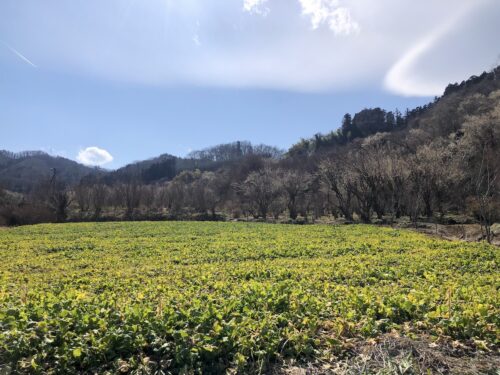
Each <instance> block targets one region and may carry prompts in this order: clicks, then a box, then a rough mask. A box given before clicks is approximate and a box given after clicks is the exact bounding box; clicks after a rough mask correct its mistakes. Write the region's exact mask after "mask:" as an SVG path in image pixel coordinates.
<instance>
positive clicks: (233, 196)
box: [0, 76, 500, 241]
mask: <svg viewBox="0 0 500 375" xmlns="http://www.w3.org/2000/svg"><path fill="white" fill-rule="evenodd" d="M488 77H489V76H488ZM487 84H488V85H491V81H490V80H488V83H487ZM497 84H498V82H497ZM467 87H468V88H469V86H467ZM451 91H452V92H450V93H448V94H447V95H446V96H444V97H442V98H440V99H439V100H435V101H434V103H431V104H429V105H428V106H426V107H420V108H419V109H417V110H416V111H413V112H411V111H407V112H406V113H405V115H402V114H401V113H400V112H398V111H395V112H394V113H392V112H386V111H384V110H382V109H380V108H375V109H366V110H363V111H361V112H359V113H357V114H355V115H354V116H351V115H349V114H346V115H345V116H344V118H343V123H342V126H341V127H340V129H339V130H338V131H337V132H334V133H331V134H330V135H327V136H320V135H318V136H316V137H315V138H314V139H312V140H303V141H301V142H300V143H299V144H297V145H295V146H293V147H292V148H291V149H290V150H289V151H288V153H286V154H283V153H282V152H281V151H280V150H278V149H275V148H272V147H269V146H252V145H250V144H248V143H246V142H235V143H232V144H226V145H219V146H216V147H213V148H209V149H205V150H202V151H197V152H193V153H192V154H191V155H190V156H189V158H188V159H186V160H189V163H193V164H190V165H191V166H192V168H187V169H185V170H182V171H179V170H175V168H177V167H176V165H175V163H177V162H178V161H176V162H173V161H172V159H171V158H169V157H165V158H162V159H159V160H152V161H149V162H143V163H146V164H143V165H142V167H140V165H135V166H133V167H131V168H128V169H127V173H122V174H121V175H120V178H111V179H110V178H109V175H103V176H101V175H92V176H89V177H87V178H84V179H82V180H81V182H80V183H79V184H77V185H74V186H68V185H65V184H64V183H62V182H61V181H60V179H59V178H58V175H57V170H56V171H54V173H53V175H52V176H51V177H50V178H47V179H45V180H43V181H42V182H41V183H40V184H39V185H38V187H37V188H36V189H34V191H33V192H31V193H30V194H24V195H22V196H15V195H12V194H9V193H6V192H3V195H2V196H0V202H3V203H1V205H2V207H3V208H2V209H1V212H0V220H3V223H4V224H8V225H16V224H26V223H31V222H40V221H68V220H142V219H148V220H164V219H176V220H178V219H199V220H200V219H205V220H227V219H258V220H268V219H274V220H280V221H289V222H307V221H309V222H310V221H314V220H316V219H318V218H321V217H323V216H333V217H335V218H337V219H342V220H344V221H347V222H352V221H361V222H366V223H368V222H392V221H394V220H397V219H399V218H401V217H407V218H408V219H410V220H411V221H412V222H414V223H417V221H419V220H433V221H443V220H444V219H445V216H446V214H448V213H455V214H461V215H468V216H469V217H471V218H473V219H474V220H477V221H478V222H479V223H481V226H482V228H483V233H484V237H485V239H487V240H488V241H491V239H492V233H491V225H492V224H493V223H494V222H495V221H498V220H499V219H500V217H499V215H500V198H499V192H500V90H495V91H491V92H489V93H485V94H483V93H480V91H481V90H477V91H479V92H477V93H473V94H470V93H467V95H464V94H462V92H461V91H460V90H458V91H453V90H451ZM214 163H215V164H214ZM186 165H187V164H186ZM165 175H167V177H166V178H165ZM115 177H116V176H115Z"/></svg>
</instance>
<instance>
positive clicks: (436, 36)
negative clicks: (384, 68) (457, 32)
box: [384, 0, 484, 96]
mask: <svg viewBox="0 0 500 375" xmlns="http://www.w3.org/2000/svg"><path fill="white" fill-rule="evenodd" d="M481 3H483V4H484V1H483V0H476V2H474V3H472V2H470V3H464V4H462V5H460V4H458V5H457V7H455V9H454V12H453V13H451V14H450V16H449V17H448V18H447V19H445V20H443V21H442V22H440V24H439V25H438V26H437V27H436V28H434V29H433V30H431V31H430V32H429V33H427V34H426V35H425V36H424V37H423V38H421V39H420V40H419V41H418V42H417V43H415V44H414V45H413V46H411V47H410V49H408V50H407V51H405V52H404V54H403V55H402V56H401V57H400V58H399V59H398V60H397V61H396V63H394V65H393V66H392V67H391V68H390V69H389V71H388V72H387V74H386V76H385V79H384V86H385V87H386V88H387V89H388V90H389V91H392V92H394V93H396V94H401V95H405V96H438V95H441V94H442V93H443V89H444V85H446V83H449V81H447V78H445V79H444V81H443V79H435V78H434V79H432V78H431V79H429V77H425V70H423V71H422V73H421V74H419V73H418V70H419V69H418V64H419V62H421V60H422V59H425V55H426V54H429V53H430V51H432V50H433V49H434V48H435V47H436V46H437V45H438V44H439V42H440V41H441V39H443V38H444V37H445V36H446V35H447V34H449V33H450V32H451V31H452V30H454V29H455V27H456V25H457V24H458V23H460V22H461V21H462V19H463V18H464V17H465V16H467V15H470V14H471V12H473V10H474V9H475V8H477V7H478V5H483V4H481ZM449 60H450V61H451V59H449ZM462 78H467V76H463V77H462Z"/></svg>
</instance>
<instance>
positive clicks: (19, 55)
mask: <svg viewBox="0 0 500 375" xmlns="http://www.w3.org/2000/svg"><path fill="white" fill-rule="evenodd" d="M0 42H2V43H3V44H4V45H5V47H7V48H8V49H9V50H10V51H11V52H12V53H13V54H14V55H16V56H17V57H19V58H20V59H21V60H23V61H24V62H25V63H26V64H29V65H31V66H32V67H33V68H38V66H37V65H35V64H33V62H31V61H30V59H28V58H27V57H26V56H24V55H23V54H22V53H21V52H19V51H18V50H17V49H15V48H14V47H11V46H9V45H8V44H7V43H5V42H4V41H3V40H0Z"/></svg>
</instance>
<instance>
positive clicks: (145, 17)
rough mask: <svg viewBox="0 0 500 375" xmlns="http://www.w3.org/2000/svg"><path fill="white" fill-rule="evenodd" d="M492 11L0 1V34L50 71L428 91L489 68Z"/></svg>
mask: <svg viewBox="0 0 500 375" xmlns="http://www.w3.org/2000/svg"><path fill="white" fill-rule="evenodd" d="M485 2H487V3H488V4H489V5H488V8H487V9H486V8H484V9H483V8H481V9H480V10H478V11H476V10H475V9H476V7H477V4H478V3H485ZM9 4H15V6H13V5H9ZM464 6H466V7H469V8H473V9H474V12H470V13H465V14H466V15H467V17H465V16H460V20H459V21H456V20H455V19H454V18H455V16H454V14H455V13H456V11H457V10H458V9H461V8H463V7H464ZM96 9H98V10H99V12H98V17H82V16H80V15H82V14H84V15H89V14H95V10H96ZM121 14H128V16H127V17H119V15H121ZM266 14H267V17H266V18H265V19H263V18H262V17H263V15H266ZM251 15H252V16H251ZM255 15H257V16H258V17H255ZM410 15H411V17H412V18H413V19H414V21H415V22H409V21H408V17H410ZM122 18H123V21H122V22H118V21H121V20H122ZM499 18H500V1H498V0H474V1H472V0H440V1H436V0H421V1H418V2H417V1H401V0H376V1H367V0H235V1H225V0H215V1H206V0H189V1H173V0H155V1H139V0H108V1H104V2H103V1H99V0H86V1H83V2H82V1H78V2H64V1H63V2H61V1H58V0H46V1H44V2H36V1H35V2H19V1H18V0H4V1H0V25H2V26H1V29H2V30H1V31H2V34H5V35H15V36H16V38H17V39H16V43H17V44H14V42H12V43H11V44H13V45H14V46H16V47H18V48H20V49H21V46H22V49H21V51H22V52H25V53H27V51H30V52H29V54H28V56H30V57H31V54H33V55H32V56H33V57H34V56H36V62H37V63H38V64H40V66H41V65H42V64H44V65H50V67H51V69H52V70H53V71H54V72H56V71H60V72H66V73H67V72H70V73H71V74H75V75H80V74H81V75H88V76H92V77H97V78H99V79H102V80H111V81H119V82H125V83H134V84H135V83H139V84H143V85H155V86H176V85H185V86H194V87H199V86H205V87H225V88H254V89H255V88H258V89H273V90H290V91H301V92H304V91H305V92H309V91H337V92H338V91H342V90H356V89H359V88H368V89H373V88H375V87H377V88H378V87H380V86H383V87H385V88H386V89H389V90H390V91H393V92H396V93H399V94H405V95H429V94H431V95H434V94H436V93H438V92H439V91H442V90H443V89H444V87H445V86H446V84H447V83H448V82H451V81H454V80H457V79H462V78H463V77H466V76H467V75H470V74H473V73H475V72H477V71H481V70H482V69H487V68H489V67H490V66H491V63H492V62H493V61H495V58H496V56H497V54H498V52H499V51H498V49H496V50H495V47H494V46H495V42H496V39H495V37H496V36H497V35H499V33H500V23H499V22H498V19H499ZM449 19H451V21H449ZM8 20H12V22H7V21H8ZM198 21H199V23H198ZM417 21H418V22H417ZM199 25H201V26H202V27H199ZM442 25H445V26H442ZM33 30H37V32H35V33H34V32H33ZM201 46H202V48H201ZM196 47H198V48H196ZM9 50H11V51H12V53H15V54H16V55H17V56H18V58H20V59H22V60H23V61H24V62H25V63H26V64H29V65H30V66H35V64H34V63H33V62H31V61H30V60H29V59H28V58H26V57H25V56H24V55H22V54H21V53H19V51H17V50H12V49H10V48H9ZM14 51H15V52H14ZM6 52H7V50H6ZM451 56H452V58H451ZM15 62H17V61H15Z"/></svg>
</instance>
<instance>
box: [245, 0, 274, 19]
mask: <svg viewBox="0 0 500 375" xmlns="http://www.w3.org/2000/svg"><path fill="white" fill-rule="evenodd" d="M267 1H268V0H243V10H245V11H246V12H249V13H254V14H260V15H262V16H267V15H268V14H269V12H270V9H269V8H268V7H267V6H266V5H265V4H266V3H267Z"/></svg>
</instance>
